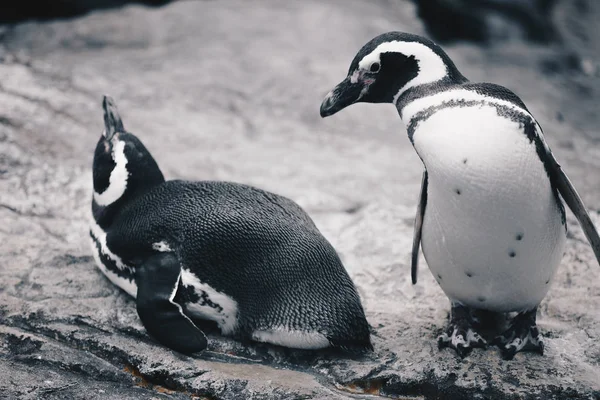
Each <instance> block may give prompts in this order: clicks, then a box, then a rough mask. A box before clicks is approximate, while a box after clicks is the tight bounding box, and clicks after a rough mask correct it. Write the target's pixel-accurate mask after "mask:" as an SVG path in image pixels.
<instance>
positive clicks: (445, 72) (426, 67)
mask: <svg viewBox="0 0 600 400" xmlns="http://www.w3.org/2000/svg"><path fill="white" fill-rule="evenodd" d="M464 81H466V79H465V78H464V77H463V76H462V75H461V74H460V72H458V70H457V69H456V67H455V66H454V63H453V62H452V60H450V57H448V55H447V54H446V53H445V52H444V51H443V50H442V49H441V48H440V47H439V46H438V45H436V44H435V43H434V42H432V41H431V40H429V39H426V38H424V37H421V36H417V35H413V34H410V33H404V32H388V33H384V34H382V35H379V36H377V37H376V38H374V39H372V40H371V41H369V42H368V43H367V44H365V45H364V46H363V48H362V49H360V51H359V52H358V53H357V54H356V56H355V57H354V60H352V63H351V64H350V69H349V70H348V76H347V77H346V79H344V80H343V81H342V82H340V84H338V85H337V86H336V87H335V88H334V89H333V90H331V91H330V92H329V93H328V94H327V96H326V97H325V99H324V100H323V103H321V117H323V118H325V117H328V116H330V115H333V114H335V113H337V112H338V111H340V110H342V109H344V108H346V107H348V106H349V105H351V104H354V103H358V102H365V103H394V104H395V103H396V102H397V101H398V98H399V97H400V96H401V95H402V94H403V93H404V92H406V91H407V90H408V89H410V88H412V87H416V86H419V85H424V84H430V83H438V82H439V83H453V82H454V83H459V82H464Z"/></svg>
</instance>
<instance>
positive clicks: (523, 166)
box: [413, 105, 565, 312]
mask: <svg viewBox="0 0 600 400" xmlns="http://www.w3.org/2000/svg"><path fill="white" fill-rule="evenodd" d="M413 141H414V146H415V149H416V150H417V153H418V154H419V156H420V157H421V158H422V160H423V162H424V164H425V167H426V168H427V171H428V173H429V185H428V191H427V196H428V197H427V206H426V211H425V218H424V222H423V233H422V248H423V253H424V255H425V258H426V260H427V263H428V265H429V268H430V269H431V271H432V273H433V274H434V276H435V277H436V279H437V280H438V282H439V284H440V286H441V287H442V289H443V290H444V291H445V292H446V294H447V295H448V297H449V298H450V299H451V300H454V301H458V302H461V303H463V304H465V305H468V306H471V307H476V308H483V309H489V310H493V311H504V312H506V311H519V310H524V309H528V308H532V307H534V306H536V305H537V304H539V302H540V301H541V300H542V298H543V297H544V296H545V294H546V292H547V291H548V288H549V282H550V280H551V278H552V277H553V275H554V273H555V271H556V268H557V266H558V264H559V263H560V260H561V258H562V251H563V246H564V242H565V227H564V226H563V225H562V223H561V215H560V212H559V208H558V205H557V203H556V197H555V196H554V193H553V191H552V188H551V186H550V180H549V178H548V175H547V173H546V171H545V169H544V165H543V163H542V161H541V160H540V159H539V157H538V155H537V153H536V148H535V144H534V143H532V142H530V141H529V139H528V138H527V136H526V135H525V133H524V131H523V127H522V126H520V124H519V123H518V122H515V121H512V120H510V119H508V118H504V117H501V116H499V115H498V112H497V110H496V108H495V107H493V106H491V105H477V106H473V107H452V108H445V109H441V110H439V111H437V112H436V113H435V114H433V115H432V116H430V117H429V118H427V119H426V120H424V121H421V122H420V123H419V125H418V127H417V129H416V131H415V133H414V136H413Z"/></svg>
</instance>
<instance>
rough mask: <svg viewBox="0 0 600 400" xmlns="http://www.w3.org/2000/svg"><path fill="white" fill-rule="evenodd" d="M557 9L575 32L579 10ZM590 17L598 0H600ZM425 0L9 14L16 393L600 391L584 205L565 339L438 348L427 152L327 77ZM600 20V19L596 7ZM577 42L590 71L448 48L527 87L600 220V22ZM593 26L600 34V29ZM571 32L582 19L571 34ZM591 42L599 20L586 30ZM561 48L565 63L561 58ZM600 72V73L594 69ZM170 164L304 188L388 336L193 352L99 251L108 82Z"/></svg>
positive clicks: (574, 235)
mask: <svg viewBox="0 0 600 400" xmlns="http://www.w3.org/2000/svg"><path fill="white" fill-rule="evenodd" d="M567 3H569V2H567V1H563V2H562V3H560V4H558V5H557V7H556V9H555V15H556V17H555V18H556V20H557V26H559V27H560V29H562V30H564V32H566V33H572V32H571V31H570V30H569V29H572V26H573V24H572V23H571V22H569V21H573V20H576V21H579V19H578V18H577V14H573V13H577V12H579V11H577V10H575V9H573V7H571V6H570V5H568V4H567ZM587 4H588V5H589V7H590V8H589V9H588V11H587V14H593V13H595V17H594V16H588V17H587V18H588V20H589V21H597V17H598V15H600V13H598V7H597V6H596V3H595V2H593V1H588V2H587ZM415 15H416V11H415V8H414V6H413V5H412V3H408V2H393V3H390V2H388V1H384V0H377V1H371V2H365V1H359V0H335V1H333V0H332V1H328V2H322V1H317V0H306V1H303V2H286V3H284V2H277V1H275V0H257V1H253V2H252V3H251V4H249V3H247V2H244V1H243V0H232V1H217V2H175V3H173V4H170V5H168V6H166V7H164V8H161V9H148V8H144V7H140V6H130V7H127V8H125V9H123V10H120V11H116V10H112V11H104V12H95V13H93V14H90V15H88V16H86V17H84V18H81V19H76V20H72V21H59V22H51V23H26V24H21V25H17V26H14V27H6V28H5V29H4V30H3V36H2V42H1V46H0V47H1V50H0V55H1V56H2V57H1V58H2V60H3V61H2V63H1V64H0V221H1V223H0V338H1V340H0V343H1V344H0V393H2V394H3V395H4V396H7V397H8V398H32V399H33V398H86V399H100V398H131V399H133V398H140V397H141V398H149V397H154V398H189V397H191V396H199V397H201V398H202V397H204V398H222V399H236V398H257V399H263V398H264V399H267V398H269V399H273V398H274V399H278V398H281V399H283V398H313V399H324V398H328V399H330V398H333V399H335V398H347V397H351V396H357V397H359V398H360V397H361V396H366V395H367V394H372V395H378V396H416V397H425V398H445V399H448V398H488V399H504V398H515V399H516V398H531V399H534V398H543V399H552V398H555V399H561V398H566V397H569V398H582V399H591V398H598V397H600V381H599V380H598V376H600V342H599V341H598V337H599V336H600V311H599V307H598V304H600V286H599V284H598V282H600V268H599V267H598V265H597V262H596V260H595V259H594V257H593V254H592V252H591V250H590V248H589V246H588V245H587V243H586V241H585V238H584V236H583V234H582V232H581V230H580V228H579V227H578V226H577V223H576V222H575V219H574V218H573V217H572V216H571V215H569V218H568V222H569V226H570V234H569V240H568V246H567V249H566V253H565V256H564V260H563V264H562V266H561V268H560V269H559V272H558V275H557V277H556V279H555V281H554V283H553V286H552V289H551V290H550V293H549V295H548V296H547V298H546V299H545V300H544V302H543V303H542V306H541V309H540V315H539V325H540V328H541V330H542V334H543V335H544V337H545V341H546V345H547V346H546V347H547V352H546V354H545V355H544V356H543V357H540V356H537V355H533V354H518V355H517V356H516V357H515V359H514V360H513V361H510V362H506V361H503V360H502V359H501V358H500V355H499V352H498V351H497V350H496V349H493V348H490V349H488V350H487V351H477V350H475V351H474V352H473V353H472V354H471V355H470V356H469V357H468V358H466V359H464V360H460V359H457V358H456V356H455V355H454V354H453V353H452V352H450V351H441V352H440V351H438V350H437V347H436V343H435V338H436V335H437V334H438V333H439V332H440V331H441V330H442V328H443V327H444V326H445V324H446V320H447V314H448V310H449V304H448V302H447V300H446V298H445V296H444V294H443V293H442V291H441V290H440V288H439V287H438V286H437V284H436V283H435V281H434V279H433V278H432V276H431V274H430V273H429V272H428V271H427V269H426V266H425V263H424V260H422V261H421V271H420V272H421V273H420V281H419V283H418V284H417V285H416V286H412V285H411V284H410V277H409V275H410V273H409V269H410V268H409V259H410V248H411V240H412V223H413V218H414V212H415V208H416V201H417V197H418V186H419V184H420V175H421V169H422V166H421V164H420V162H419V160H418V158H417V156H416V155H415V154H414V151H413V150H412V148H411V146H410V143H409V141H408V140H407V138H406V137H405V133H404V128H403V127H402V124H401V122H400V121H399V119H398V117H397V114H396V111H395V110H394V109H393V107H391V106H388V107H384V106H377V105H360V106H355V107H356V108H353V109H352V110H351V111H344V112H342V113H340V114H339V115H336V117H335V118H331V119H327V120H322V119H320V117H319V113H318V108H319V105H320V102H321V100H322V98H323V96H324V95H325V93H326V92H327V91H328V90H329V89H330V87H331V86H332V85H333V84H335V83H336V82H337V81H339V79H340V77H341V76H343V75H344V73H345V72H346V71H347V68H348V64H349V62H350V60H351V58H352V57H353V56H354V54H355V52H356V51H357V50H358V49H359V48H360V47H361V46H362V44H363V43H365V42H366V41H367V40H368V39H370V38H371V37H373V36H375V35H376V34H378V33H381V32H383V31H387V30H393V29H401V30H406V31H411V32H415V33H420V34H423V33H424V30H423V27H422V25H421V23H420V22H419V21H418V20H417V19H416V17H415ZM594 18H596V19H594ZM577 26H578V27H579V28H578V29H580V28H581V29H583V32H584V33H586V34H587V35H588V37H589V38H588V40H586V41H584V40H581V39H573V40H572V41H570V42H567V45H568V46H567V47H568V48H569V50H570V51H571V53H573V54H574V55H575V57H577V58H578V59H579V60H587V61H588V62H587V64H586V65H588V67H584V68H575V69H572V68H566V69H565V68H563V69H560V68H559V69H556V70H555V71H553V72H550V73H549V72H548V69H547V68H546V67H545V66H546V64H547V63H548V60H560V59H561V57H563V58H564V53H565V50H564V48H563V47H559V46H557V47H548V48H544V47H536V46H531V45H526V44H523V43H513V44H511V45H507V46H502V47H492V48H489V49H486V50H482V49H481V48H479V47H475V46H473V45H470V44H461V45H454V46H449V47H447V50H448V52H449V54H450V55H451V57H453V59H454V60H455V62H456V64H457V65H458V67H459V68H460V69H461V70H462V72H463V73H464V74H465V75H466V76H468V77H469V78H470V79H472V80H474V81H491V82H496V83H499V84H504V85H506V86H508V87H510V88H512V89H514V90H515V91H516V92H517V93H518V94H519V95H521V97H522V98H523V99H524V101H525V102H526V103H527V104H528V107H529V109H530V110H531V111H532V112H533V113H534V115H536V117H537V118H538V119H539V121H540V122H541V124H542V126H543V127H544V130H545V132H546V136H547V140H548V142H549V144H550V145H551V147H552V148H553V150H554V152H555V154H556V155H557V157H558V159H559V160H560V161H561V163H562V165H563V167H564V168H565V169H566V171H567V172H568V173H569V175H570V177H571V179H572V180H573V182H574V183H575V185H576V187H577V188H578V189H579V191H580V192H581V194H582V196H583V198H584V201H585V202H586V204H587V205H588V206H589V208H590V209H591V210H592V218H593V219H594V221H595V222H596V223H600V216H599V215H598V210H599V209H600V174H598V167H599V166H600V165H599V162H598V160H600V157H599V148H600V147H598V146H597V141H598V138H600V130H599V129H598V126H600V124H599V122H600V121H598V116H597V104H598V100H599V99H600V91H599V90H598V89H600V88H599V83H598V79H597V75H595V73H593V68H590V67H589V64H590V63H591V65H592V66H593V65H597V63H598V58H597V57H598V56H597V54H598V53H597V52H595V51H593V50H594V49H595V48H597V47H595V46H598V40H599V38H598V37H597V35H596V36H594V35H593V34H592V32H593V30H592V29H594V24H590V25H589V26H588V25H585V24H583V25H577ZM586 29H587V30H586ZM564 36H565V37H568V35H566V34H565V35H564ZM572 36H573V37H574V38H581V35H575V34H572ZM559 64H560V63H559ZM590 71H592V73H590ZM104 93H110V94H111V95H112V96H114V97H115V99H116V100H117V102H118V104H119V106H120V110H121V113H122V116H123V118H124V121H125V124H126V126H127V128H128V129H129V130H131V131H132V132H134V133H136V134H137V135H139V136H140V138H141V139H142V140H143V141H144V143H145V144H146V145H147V147H148V148H149V149H150V151H151V152H152V153H153V154H154V155H155V157H156V159H157V161H158V162H159V165H161V167H162V169H163V172H164V173H165V174H166V176H167V177H169V178H185V179H222V180H232V181H238V182H244V183H247V184H252V185H256V186H259V187H262V188H265V189H267V190H272V191H275V192H278V193H281V194H283V195H286V196H289V197H290V198H293V199H294V200H296V201H298V202H299V203H300V204H301V205H303V206H304V207H306V209H307V210H308V211H309V212H310V213H311V215H312V216H313V217H314V219H315V221H316V222H317V224H318V225H319V227H320V228H321V229H322V231H323V233H324V234H325V235H326V236H327V237H328V238H329V239H330V240H331V242H332V243H333V244H334V246H336V248H337V249H338V250H339V252H340V254H341V256H342V257H343V260H344V263H345V265H346V267H347V269H348V271H349V272H350V274H351V276H352V277H353V279H354V280H355V282H356V283H357V285H358V288H359V291H360V293H361V296H362V297H363V301H364V305H365V308H366V311H367V317H368V319H369V321H370V322H371V324H372V325H373V328H374V334H373V341H374V345H375V352H374V354H372V355H369V356H366V357H363V358H358V359H353V358H349V357H348V356H344V355H340V354H336V353H330V352H324V353H319V354H314V353H307V352H298V351H290V350H285V349H280V348H274V347H269V346H264V345H260V344H256V345H251V346H242V345H241V344H240V343H238V342H235V341H233V340H230V339H227V338H223V337H220V336H218V335H212V336H210V343H209V351H206V352H205V353H202V354H200V355H198V356H194V357H185V356H181V355H178V354H175V353H173V352H171V351H169V350H167V349H165V348H164V347H162V346H160V345H158V344H156V343H155V342H154V341H153V340H152V339H151V338H150V337H148V336H147V334H146V333H145V331H144V329H143V327H142V325H141V323H140V321H139V319H138V317H137V314H136V311H135V305H134V302H133V301H132V300H131V299H129V298H128V297H127V296H126V295H125V294H124V293H122V292H120V291H119V290H118V289H117V288H116V287H114V286H112V285H111V284H110V283H109V282H108V281H107V280H106V279H105V278H104V277H103V276H102V275H101V273H100V272H99V271H98V270H97V269H96V268H95V266H94V263H93V260H92V258H91V257H90V254H91V253H90V250H89V243H88V234H87V222H86V221H87V218H88V213H89V207H90V201H91V168H90V167H91V161H92V153H93V148H94V146H95V142H96V141H97V139H98V137H99V135H100V133H101V130H102V116H101V108H100V101H101V95H102V94H104Z"/></svg>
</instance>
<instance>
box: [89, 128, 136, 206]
mask: <svg viewBox="0 0 600 400" xmlns="http://www.w3.org/2000/svg"><path fill="white" fill-rule="evenodd" d="M112 145H113V151H112V158H113V160H114V162H115V168H113V170H112V171H111V172H110V178H109V181H108V182H109V183H108V187H107V188H106V190H105V191H104V192H102V193H98V192H94V200H96V203H97V204H98V205H100V206H107V205H109V204H112V203H114V202H115V201H117V200H119V198H120V197H121V196H123V193H125V189H126V188H127V179H128V178H129V172H128V171H127V167H126V166H127V157H125V142H124V141H122V140H119V139H118V137H117V136H115V137H114V138H113V139H112Z"/></svg>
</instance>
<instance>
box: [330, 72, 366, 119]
mask: <svg viewBox="0 0 600 400" xmlns="http://www.w3.org/2000/svg"><path fill="white" fill-rule="evenodd" d="M364 89H365V88H364V85H363V84H362V83H361V82H360V81H358V82H356V83H352V82H350V77H348V78H346V79H344V80H343V81H342V82H340V84H339V85H337V86H336V87H335V88H334V89H333V90H332V91H331V92H329V93H328V94H327V96H325V99H324V100H323V102H322V103H321V117H323V118H325V117H329V116H330V115H333V114H335V113H336V112H338V111H340V110H343V109H344V108H346V107H348V106H349V105H351V104H354V103H356V102H357V101H359V100H360V98H361V97H362V96H363V94H364Z"/></svg>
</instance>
